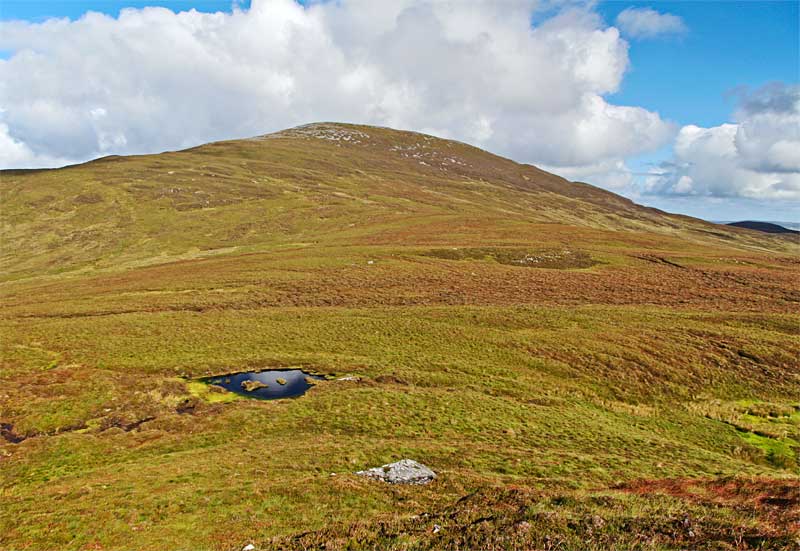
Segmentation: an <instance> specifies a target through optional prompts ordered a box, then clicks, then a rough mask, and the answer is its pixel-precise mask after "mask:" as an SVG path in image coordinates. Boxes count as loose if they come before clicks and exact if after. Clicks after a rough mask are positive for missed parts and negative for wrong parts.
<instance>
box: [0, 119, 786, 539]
mask: <svg viewBox="0 0 800 551" xmlns="http://www.w3.org/2000/svg"><path fill="white" fill-rule="evenodd" d="M0 201H2V213H0V214H2V251H1V252H2V257H1V258H0V266H2V279H1V280H0V281H1V282H0V290H1V292H2V299H3V309H2V317H1V318H0V334H2V339H0V347H2V353H1V354H0V356H1V357H2V363H1V364H0V384H2V388H1V389H0V423H2V426H0V429H1V430H0V432H2V436H3V440H0V465H1V466H2V469H0V492H2V493H1V494H0V498H1V499H2V503H3V506H2V507H0V548H2V549H137V550H161V549H172V550H179V549H180V550H182V549H186V550H190V549H191V550H204V549H214V550H228V549H236V550H238V549H241V548H242V546H244V545H245V544H247V543H251V542H252V543H254V544H255V545H256V546H257V547H258V548H263V549H318V548H325V549H475V548H480V549H575V550H579V549H580V550H584V549H598V550H599V549H685V548H692V549H721V548H723V549H724V548H727V549H787V550H788V549H795V548H796V546H797V545H799V543H798V539H797V538H798V537H800V525H799V524H798V523H800V467H798V463H799V462H800V455H799V453H800V399H798V396H800V367H799V366H798V357H800V340H798V333H799V332H800V331H799V330H798V329H799V328H798V323H797V318H796V314H797V307H798V304H799V303H800V290H798V286H797V281H798V276H799V275H800V261H798V253H799V252H800V246H799V245H798V242H797V240H796V239H795V238H793V237H792V236H783V235H768V234H763V233H760V232H754V231H749V230H746V229H739V228H734V227H726V226H719V225H713V224H708V223H705V222H702V221H699V220H696V219H692V218H688V217H683V216H674V215H668V214H666V213H663V212H660V211H657V210H654V209H648V208H644V207H641V206H638V205H635V204H633V203H632V202H630V201H628V200H626V199H623V198H621V197H618V196H615V195H613V194H611V193H608V192H605V191H602V190H599V189H597V188H594V187H592V186H589V185H586V184H578V183H570V182H567V181H565V180H563V179H561V178H558V177H556V176H554V175H551V174H548V173H545V172H543V171H540V170H538V169H536V168H535V167H532V166H528V165H520V164H517V163H514V162H512V161H509V160H507V159H503V158H500V157H497V156H494V155H491V154H489V153H487V152H484V151H481V150H478V149H476V148H473V147H470V146H467V145H464V144H460V143H456V142H451V141H446V140H440V139H438V138H433V137H430V136H424V135H420V134H414V133H408V132H398V131H394V130H390V129H383V128H373V127H361V126H352V125H339V124H321V125H310V126H306V127H301V128H298V129H292V130H288V131H284V132H281V133H278V134H272V135H269V136H264V137H261V138H255V139H251V140H239V141H231V142H222V143H215V144H209V145H205V146H202V147H198V148H194V149H190V150H187V151H181V152H175V153H164V154H160V155H150V156H140V157H125V158H118V157H115V158H106V159H100V160H97V161H94V162H90V163H86V164H84V165H80V166H74V167H67V168H64V169H58V170H37V171H5V172H2V173H1V174H0ZM297 366H303V367H305V368H307V369H309V370H312V371H315V372H318V373H321V374H325V375H328V376H329V378H330V379H331V380H328V381H325V382H322V383H320V384H319V385H317V386H316V387H315V388H313V389H311V390H310V391H309V392H308V393H307V394H306V395H304V396H302V397H301V398H298V399H294V400H284V401H273V402H265V401H256V400H251V399H246V398H240V397H237V396H235V395H232V394H228V393H222V392H219V391H217V390H216V389H214V388H213V387H208V386H206V385H204V384H203V383H200V382H199V379H200V378H202V377H205V376H209V375H222V374H225V373H232V372H239V371H249V370H254V369H263V368H276V367H279V368H280V367H287V368H288V367H297ZM344 375H349V376H355V377H356V378H357V380H349V381H338V380H334V379H335V378H337V377H341V376H344ZM403 457H409V458H412V459H416V460H418V461H421V462H423V463H425V464H427V465H429V466H430V467H431V468H433V469H434V470H436V471H437V472H438V473H439V479H438V480H437V481H436V482H434V483H433V484H431V485H429V486H425V487H396V486H387V485H384V484H382V483H380V482H375V481H370V480H366V479H362V478H359V477H355V476H353V475H352V474H351V473H352V472H354V471H356V470H361V469H364V468H368V467H372V466H376V465H381V464H384V463H387V462H390V461H394V460H397V459H400V458H403ZM434 525H436V526H438V527H439V529H435V528H434ZM726 546H727V547H726Z"/></svg>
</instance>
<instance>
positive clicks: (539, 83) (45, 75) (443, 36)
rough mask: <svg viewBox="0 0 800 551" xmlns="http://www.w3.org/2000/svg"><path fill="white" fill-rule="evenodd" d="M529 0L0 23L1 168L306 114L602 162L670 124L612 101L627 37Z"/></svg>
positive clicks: (266, 7)
mask: <svg viewBox="0 0 800 551" xmlns="http://www.w3.org/2000/svg"><path fill="white" fill-rule="evenodd" d="M535 8H536V4H535V2H534V1H531V0H507V1H505V2H502V3H498V2H494V1H491V0H475V1H471V2H461V1H450V0H391V1H390V0H387V1H381V2H374V1H372V0H342V1H338V2H324V3H312V4H311V5H310V6H307V7H303V6H301V5H299V4H298V3H296V2H294V1H292V0H253V2H252V6H251V8H250V9H249V10H239V9H235V10H234V11H233V13H215V14H209V13H200V12H196V11H188V12H181V13H177V14H176V13H173V12H171V11H169V10H166V9H162V8H146V9H142V10H136V9H126V10H123V11H122V12H121V13H120V16H119V17H118V18H112V17H109V16H106V15H102V14H98V13H89V14H87V15H85V16H84V17H82V18H80V19H79V20H76V21H70V20H67V19H54V20H49V21H46V22H43V23H39V24H34V23H28V22H3V23H0V49H4V50H10V51H12V52H14V54H13V55H12V57H11V58H10V59H7V60H0V109H2V110H1V111H0V124H2V126H0V166H4V167H13V166H32V165H39V166H52V165H55V164H61V163H63V162H66V160H71V161H81V160H86V159H89V158H93V157H97V156H101V155H108V154H112V153H113V154H130V153H147V152H155V151H161V150H167V149H177V148H183V147H189V146H193V145H196V144H199V143H203V142H207V141H213V140H219V139H227V138H237V137H244V136H251V135H257V134H263V133H266V132H270V131H275V130H279V129H281V128H286V127H290V126H295V125H298V124H303V123H307V122H313V121H320V120H334V121H348V122H361V123H367V124H381V125H387V126H393V127H397V128H403V129H410V130H418V131H423V132H429V133H433V134H438V135H441V136H445V137H452V138H456V139H460V140H463V141H467V142H470V143H473V144H475V145H478V146H480V147H485V148H487V149H490V150H493V151H496V152H499V153H501V154H506V155H509V156H512V157H513V158H515V159H517V160H520V161H525V162H531V163H535V164H546V165H548V166H551V167H555V168H556V170H557V167H570V168H571V169H572V170H575V171H580V169H581V167H593V166H604V165H607V166H618V164H619V163H620V162H621V159H623V158H624V157H626V156H629V155H634V154H637V153H641V152H643V151H647V150H652V149H655V148H657V147H659V146H661V145H663V144H664V143H665V142H667V141H669V140H670V139H671V138H672V136H673V135H674V130H673V128H672V126H671V125H670V124H669V123H668V122H665V121H664V120H662V119H661V118H660V117H659V116H658V114H656V113H653V112H650V111H647V110H645V109H642V108H639V107H634V106H620V105H613V104H610V103H608V102H607V101H606V99H605V98H604V95H606V94H608V93H612V92H614V91H616V90H617V89H618V87H619V85H620V83H621V81H622V78H623V75H624V73H625V71H626V69H627V67H628V53H627V49H628V45H627V43H626V42H625V40H623V39H622V38H621V37H620V35H619V32H618V31H617V29H616V28H614V27H606V26H605V25H603V23H602V20H601V19H600V18H599V17H598V16H597V14H596V13H594V12H592V11H590V10H587V9H565V10H562V11H561V12H560V13H558V14H557V15H556V16H554V17H551V18H550V19H548V20H546V21H545V22H543V23H541V24H539V25H537V26H535V27H531V25H530V20H531V15H532V13H533V12H534V10H535Z"/></svg>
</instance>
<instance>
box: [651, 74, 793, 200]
mask: <svg viewBox="0 0 800 551" xmlns="http://www.w3.org/2000/svg"><path fill="white" fill-rule="evenodd" d="M740 103H741V106H740V108H739V109H738V110H737V111H736V113H735V117H734V119H735V122H734V123H729V124H723V125H720V126H715V127H712V128H700V127H698V126H693V125H689V126H684V127H683V128H681V130H680V132H679V133H678V136H677V138H676V140H675V146H674V151H675V155H674V159H673V160H672V161H671V162H670V163H666V164H665V165H663V166H661V167H660V168H658V169H655V170H653V173H652V174H651V175H650V176H649V177H648V178H647V180H646V182H645V188H646V190H647V191H648V192H649V193H654V194H667V195H669V194H674V195H701V196H706V197H743V198H753V199H777V200H788V201H800V86H797V85H783V84H780V83H773V84H770V85H768V86H765V87H763V88H761V89H759V90H756V91H755V92H753V93H749V94H745V95H743V97H742V98H741V101H740Z"/></svg>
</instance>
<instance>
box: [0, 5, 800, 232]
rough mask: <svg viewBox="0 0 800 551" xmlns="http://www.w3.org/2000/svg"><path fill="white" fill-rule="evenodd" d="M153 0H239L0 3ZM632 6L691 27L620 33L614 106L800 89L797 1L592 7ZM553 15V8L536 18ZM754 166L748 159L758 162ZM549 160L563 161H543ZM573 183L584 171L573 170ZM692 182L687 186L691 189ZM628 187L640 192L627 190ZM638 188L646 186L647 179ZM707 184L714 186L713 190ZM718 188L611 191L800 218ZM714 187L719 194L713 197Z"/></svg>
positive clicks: (684, 105) (733, 103)
mask: <svg viewBox="0 0 800 551" xmlns="http://www.w3.org/2000/svg"><path fill="white" fill-rule="evenodd" d="M465 4H468V3H465ZM152 5H157V6H162V7H167V8H169V9H171V10H173V11H175V12H178V11H183V10H188V9H192V8H194V9H196V10H198V11H201V12H216V11H224V12H231V10H232V6H233V2H232V1H231V0H49V1H38V0H2V1H1V2H0V20H3V21H9V20H25V21H30V22H42V21H44V20H46V19H48V18H51V17H68V18H71V19H73V20H74V19H78V18H80V17H81V16H82V15H83V14H85V13H86V12H87V11H90V10H91V11H98V12H102V13H105V14H108V15H111V16H114V17H116V16H117V15H118V14H119V11H120V10H121V9H123V8H126V7H133V8H142V7H145V6H152ZM237 5H239V6H241V7H242V8H243V9H247V8H249V7H250V2H249V1H241V2H237ZM631 8H639V9H644V8H651V9H653V10H656V11H658V12H660V13H662V14H671V16H675V17H678V18H680V19H681V20H682V22H683V24H684V25H685V28H686V31H685V32H676V33H664V34H663V35H660V36H654V37H649V38H640V37H638V38H637V37H636V36H634V35H625V34H624V32H623V38H624V39H625V40H626V41H627V43H628V45H629V48H628V57H629V65H628V67H627V71H626V73H625V76H624V78H622V79H621V81H620V83H619V84H620V85H619V90H618V91H617V92H615V93H610V94H609V93H602V94H601V95H602V97H603V99H604V100H605V101H607V102H608V103H610V104H614V105H624V106H636V107H641V108H644V109H646V110H647V111H649V112H652V113H655V114H657V115H658V116H660V118H661V119H663V121H664V122H665V123H674V124H675V128H676V129H678V128H681V127H684V126H685V125H696V126H698V127H703V128H710V129H713V128H715V127H719V126H720V125H722V124H723V123H728V122H737V121H735V120H734V112H735V110H736V108H737V105H738V104H739V102H740V101H741V100H742V97H748V94H753V93H754V91H758V90H759V89H761V87H763V86H764V85H766V84H768V83H771V82H778V83H782V84H783V85H797V83H798V82H800V74H799V73H800V47H798V40H799V38H798V25H799V24H798V21H800V2H795V1H770V2H756V1H752V2H703V1H691V2H689V1H683V2H647V3H642V2H630V1H620V2H599V3H597V4H596V5H595V6H594V8H593V9H594V11H595V12H596V13H597V14H599V15H600V16H601V17H602V18H603V20H604V22H605V24H606V25H608V26H613V25H617V26H619V25H618V24H617V17H618V15H619V14H620V13H621V12H623V11H625V10H629V9H631ZM549 16H550V14H549V13H548V14H546V15H540V16H539V17H549ZM533 20H534V21H536V24H538V23H539V21H538V20H537V16H536V15H534V17H533ZM620 28H622V27H620ZM16 53H17V52H16V51H15V50H13V49H9V48H7V47H6V48H5V49H0V57H1V58H4V59H10V58H11V57H13V56H14V55H15V54H16ZM0 108H4V109H5V106H4V105H0ZM0 113H2V112H0ZM739 122H741V121H739ZM714 132H717V131H714ZM719 132H722V130H719V131H718V132H717V134H714V135H715V136H716V135H718V134H719ZM225 135H227V134H225ZM456 136H458V134H457V133H456ZM12 137H13V136H12ZM14 139H17V138H14ZM634 149H635V148H632V149H631V151H632V154H629V155H624V161H625V163H626V170H629V171H631V172H632V173H633V174H634V175H635V176H634V177H635V178H636V179H638V181H639V184H641V182H642V178H644V177H643V176H641V174H643V173H646V172H648V171H652V170H657V169H658V167H659V166H668V165H669V163H673V164H679V163H677V161H680V159H673V155H674V152H673V144H672V142H667V141H664V143H662V144H661V145H660V146H658V147H651V148H649V149H650V150H649V151H646V152H644V153H637V152H635V151H634ZM503 152H504V153H505V151H503ZM65 158H66V157H65ZM693 159H694V157H693ZM518 160H523V161H525V160H527V159H518ZM748 162H749V163H750V164H751V165H752V160H751V161H748ZM587 163H588V161H587ZM543 164H546V165H547V166H557V165H558V163H552V162H547V161H544V162H543ZM564 170H565V174H567V175H569V168H564ZM781 170H783V169H781ZM578 172H580V171H578ZM591 176H593V175H591V174H589V176H587V178H586V179H587V180H589V181H590V182H592V183H594V182H593V181H592V180H591V179H590V177H591ZM680 176H681V175H680V174H677V173H676V174H675V175H674V178H673V181H672V182H671V184H670V185H671V187H670V185H667V183H664V184H663V185H661V187H659V188H658V189H661V190H674V189H678V186H677V185H676V184H677V180H678V178H679V177H680ZM683 176H685V177H689V176H692V174H690V173H686V174H683ZM597 178H598V180H599V181H600V185H603V184H602V181H603V179H602V178H601V177H599V176H598V177H597ZM575 179H579V177H577V176H576V177H575ZM690 180H691V179H689V180H686V182H689V181H690ZM686 182H684V187H686V185H687V184H686ZM651 187H652V186H651ZM744 187H746V186H744ZM784 187H786V186H785V185H784ZM612 189H613V187H612ZM630 189H631V190H632V189H635V188H634V187H630ZM638 189H641V185H640V186H639V188H638ZM697 189H700V188H699V187H697ZM708 189H712V191H711V192H708ZM713 189H715V188H714V186H713V185H711V186H708V185H706V186H705V187H703V188H702V190H703V193H710V194H711V195H712V197H710V198H709V199H708V200H701V199H700V198H698V197H697V196H687V195H680V194H676V193H674V192H673V191H669V192H663V193H661V192H658V193H650V194H649V195H646V196H642V195H638V196H636V193H635V192H631V191H630V190H628V192H626V190H624V189H620V190H617V189H614V191H619V192H620V193H625V194H628V195H629V196H630V195H631V194H632V193H633V195H634V198H635V199H636V200H637V201H640V202H643V203H647V204H651V205H654V206H658V207H660V208H665V209H667V210H677V211H680V212H686V213H688V214H693V215H697V216H702V217H705V218H716V219H720V218H724V219H735V218H743V217H751V218H762V219H764V218H770V219H790V220H796V219H797V218H798V217H800V216H798V212H797V211H798V205H797V202H796V201H794V200H789V201H781V200H775V199H774V198H773V199H772V200H770V201H760V200H759V197H757V196H753V194H752V193H751V194H750V195H749V196H746V197H744V196H742V197H738V196H736V194H735V193H733V194H728V192H726V191H724V190H723V191H722V192H720V193H717V192H716V191H713ZM692 193H695V192H694V191H692ZM715 193H716V194H717V196H713V195H714V194H715ZM784 195H785V194H784ZM776 196H777V195H776ZM750 214H752V216H750Z"/></svg>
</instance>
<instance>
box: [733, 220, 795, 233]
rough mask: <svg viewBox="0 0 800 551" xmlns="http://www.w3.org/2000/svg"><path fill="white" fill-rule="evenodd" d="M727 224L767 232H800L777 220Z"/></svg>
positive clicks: (743, 221) (744, 221)
mask: <svg viewBox="0 0 800 551" xmlns="http://www.w3.org/2000/svg"><path fill="white" fill-rule="evenodd" d="M726 225H728V226H734V227H736V228H745V229H748V230H756V231H761V232H765V233H794V234H800V231H797V230H793V229H791V228H787V227H786V226H784V225H781V224H777V223H775V222H761V221H758V220H742V221H741V222H727V223H726Z"/></svg>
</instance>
